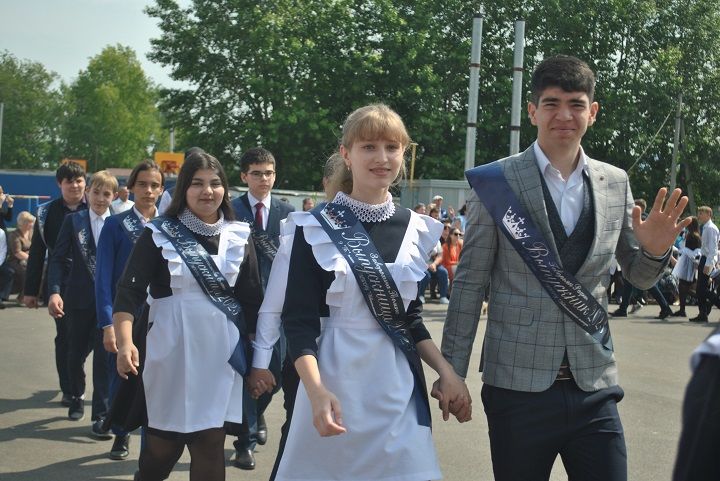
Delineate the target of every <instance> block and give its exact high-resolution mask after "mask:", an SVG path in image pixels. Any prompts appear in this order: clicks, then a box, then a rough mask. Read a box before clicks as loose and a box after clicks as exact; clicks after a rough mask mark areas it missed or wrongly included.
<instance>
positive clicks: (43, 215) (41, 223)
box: [37, 201, 62, 245]
mask: <svg viewBox="0 0 720 481" xmlns="http://www.w3.org/2000/svg"><path fill="white" fill-rule="evenodd" d="M50 202H52V201H50ZM50 202H45V203H44V204H40V205H39V206H38V210H37V220H38V230H39V231H40V238H41V239H42V240H43V242H45V245H47V241H45V221H47V215H48V210H49V208H50ZM60 202H62V201H60Z"/></svg>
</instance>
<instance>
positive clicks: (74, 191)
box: [58, 176, 85, 205]
mask: <svg viewBox="0 0 720 481" xmlns="http://www.w3.org/2000/svg"><path fill="white" fill-rule="evenodd" d="M58 186H59V187H60V193H61V194H62V198H63V200H64V201H65V203H66V204H68V205H77V204H79V203H80V202H82V198H83V194H85V177H82V176H78V177H74V178H72V179H63V180H62V181H60V183H58Z"/></svg>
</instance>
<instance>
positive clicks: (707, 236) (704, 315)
mask: <svg viewBox="0 0 720 481" xmlns="http://www.w3.org/2000/svg"><path fill="white" fill-rule="evenodd" d="M712 215H713V211H712V208H711V207H708V206H706V205H703V206H700V207H698V210H697V218H698V222H700V231H701V232H702V234H701V236H702V245H701V247H700V265H699V266H698V281H697V288H696V291H697V299H698V306H699V307H700V313H699V314H698V315H697V316H696V317H693V318H692V319H690V322H708V314H710V309H711V308H712V303H710V302H708V295H709V294H710V274H711V273H712V271H713V269H714V268H715V262H716V261H717V257H718V237H719V236H718V228H717V226H716V225H715V223H713V221H712Z"/></svg>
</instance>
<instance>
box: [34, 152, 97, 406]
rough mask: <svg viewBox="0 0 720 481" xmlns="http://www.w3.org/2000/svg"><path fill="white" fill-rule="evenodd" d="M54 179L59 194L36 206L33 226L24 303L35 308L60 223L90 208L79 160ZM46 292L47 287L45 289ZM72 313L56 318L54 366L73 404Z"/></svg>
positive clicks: (65, 166) (64, 395)
mask: <svg viewBox="0 0 720 481" xmlns="http://www.w3.org/2000/svg"><path fill="white" fill-rule="evenodd" d="M55 180H56V181H57V184H58V187H59V188H60V194H61V195H60V197H59V198H57V199H54V200H51V201H50V202H46V203H45V204H41V205H40V206H39V207H38V210H37V221H36V222H35V228H34V230H33V236H32V244H31V246H30V252H29V257H28V262H27V271H26V277H25V287H24V289H23V303H24V304H25V305H26V306H27V307H29V308H33V309H37V307H38V295H39V294H40V292H41V289H40V284H41V282H42V279H43V270H44V266H45V254H46V253H47V255H48V256H52V253H53V251H54V249H55V241H56V240H57V236H58V233H59V232H60V226H61V225H62V223H63V219H65V216H66V215H67V214H70V213H72V212H77V211H80V210H85V209H87V204H86V203H85V171H84V170H83V169H82V167H80V165H79V164H76V163H74V162H68V163H66V164H63V165H61V166H60V167H58V169H57V171H55ZM43 291H45V292H47V288H45V289H43ZM68 326H69V317H68V316H63V317H57V318H55V331H56V335H55V366H56V368H57V372H58V378H59V380H60V390H61V391H62V401H61V402H62V405H63V406H70V401H71V398H72V396H71V394H70V378H69V376H68V359H67V342H68Z"/></svg>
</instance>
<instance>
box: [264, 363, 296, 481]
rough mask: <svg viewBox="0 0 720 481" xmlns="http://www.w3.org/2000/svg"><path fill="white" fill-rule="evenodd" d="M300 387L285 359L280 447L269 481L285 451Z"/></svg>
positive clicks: (273, 475)
mask: <svg viewBox="0 0 720 481" xmlns="http://www.w3.org/2000/svg"><path fill="white" fill-rule="evenodd" d="M299 385H300V376H298V373H297V371H296V370H295V364H293V362H292V360H291V359H290V358H286V359H285V362H284V363H283V371H282V390H283V398H284V400H283V407H284V408H285V422H284V423H283V425H282V427H281V428H280V445H279V446H278V452H277V456H276V457H275V464H274V465H273V469H272V473H271V474H270V481H274V480H275V476H276V475H277V470H278V467H279V466H280V460H281V459H282V454H283V451H285V443H286V442H287V437H288V433H289V432H290V422H291V421H292V416H293V410H294V409H295V397H296V396H297V390H298V386H299Z"/></svg>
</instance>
